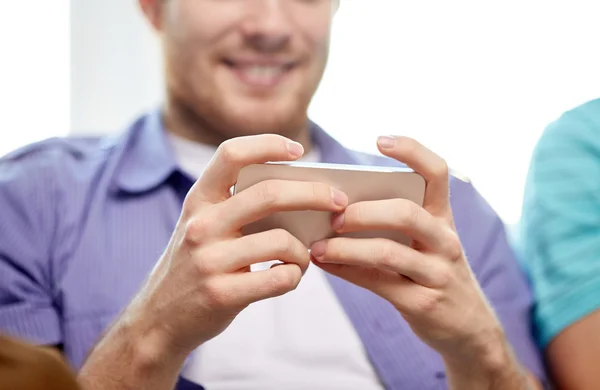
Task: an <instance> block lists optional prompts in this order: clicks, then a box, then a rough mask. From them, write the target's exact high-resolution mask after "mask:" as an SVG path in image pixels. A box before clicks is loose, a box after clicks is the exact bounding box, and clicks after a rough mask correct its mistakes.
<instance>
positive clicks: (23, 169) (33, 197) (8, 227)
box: [0, 156, 62, 345]
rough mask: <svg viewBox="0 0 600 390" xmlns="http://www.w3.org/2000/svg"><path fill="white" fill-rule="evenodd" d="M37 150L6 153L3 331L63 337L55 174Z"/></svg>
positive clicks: (38, 338) (0, 243) (1, 169)
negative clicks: (54, 260)
mask: <svg viewBox="0 0 600 390" xmlns="http://www.w3.org/2000/svg"><path fill="white" fill-rule="evenodd" d="M44 164H45V162H44V160H43V159H40V158H38V157H35V156H25V157H23V158H19V157H16V156H12V157H5V158H3V159H0V333H5V334H8V335H11V336H14V337H18V338H20V339H24V340H26V341H29V342H31V343H35V344H44V345H58V344H61V342H62V334H61V326H60V321H59V313H58V310H57V307H56V305H55V304H54V300H53V289H52V286H53V283H52V275H51V268H52V267H51V264H50V260H51V240H52V231H53V225H54V222H55V218H54V216H55V211H54V209H55V208H54V207H53V189H52V183H51V179H52V175H50V174H49V173H48V170H47V169H44V168H45V167H44Z"/></svg>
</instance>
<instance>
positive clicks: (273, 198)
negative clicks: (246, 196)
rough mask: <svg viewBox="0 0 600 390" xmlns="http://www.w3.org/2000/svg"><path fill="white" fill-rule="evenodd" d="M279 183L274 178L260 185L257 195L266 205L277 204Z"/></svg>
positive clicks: (263, 204)
mask: <svg viewBox="0 0 600 390" xmlns="http://www.w3.org/2000/svg"><path fill="white" fill-rule="evenodd" d="M278 190H279V185H278V184H277V182H276V181H274V180H266V181H263V182H262V183H260V184H259V185H258V188H257V197H258V201H259V202H260V204H261V205H262V206H264V207H267V208H268V207H272V206H274V205H275V204H277V199H278V195H277V194H278V192H279V191H278Z"/></svg>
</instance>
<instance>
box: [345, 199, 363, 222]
mask: <svg viewBox="0 0 600 390" xmlns="http://www.w3.org/2000/svg"><path fill="white" fill-rule="evenodd" d="M345 214H346V224H348V223H350V222H352V223H353V224H361V223H363V222H364V220H365V215H367V210H366V205H365V204H364V203H362V202H361V203H356V204H353V205H351V206H350V207H348V208H347V209H346V212H345Z"/></svg>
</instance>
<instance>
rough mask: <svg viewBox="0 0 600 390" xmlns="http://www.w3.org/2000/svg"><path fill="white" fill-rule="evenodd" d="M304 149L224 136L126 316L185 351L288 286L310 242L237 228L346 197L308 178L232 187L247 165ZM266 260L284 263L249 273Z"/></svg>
mask: <svg viewBox="0 0 600 390" xmlns="http://www.w3.org/2000/svg"><path fill="white" fill-rule="evenodd" d="M302 154H303V149H302V146H301V145H300V144H298V143H296V142H292V141H290V140H288V139H287V138H284V137H281V136H277V135H270V134H269V135H258V136H249V137H242V138H236V139H231V140H229V141H226V142H225V143H223V144H222V145H221V146H220V147H219V149H218V150H217V152H216V154H215V156H214V158H213V159H212V161H211V162H210V163H209V165H208V167H207V169H206V171H205V172H204V174H203V175H202V177H201V178H200V179H199V180H198V181H197V182H196V183H195V185H194V186H193V187H192V189H191V190H190V192H189V193H188V195H187V197H186V199H185V201H184V204H183V210H182V213H181V217H180V219H179V221H178V223H177V226H176V228H175V231H174V233H173V236H172V237H171V240H170V243H169V245H168V247H167V249H166V251H165V253H164V255H163V256H162V258H161V259H160V260H159V262H158V263H157V265H156V267H155V269H154V271H153V272H152V274H151V277H150V280H149V282H148V283H147V284H146V286H145V287H144V288H143V290H142V291H141V293H140V294H139V296H138V298H137V299H136V302H135V306H136V307H137V308H138V309H139V310H136V313H137V315H138V318H132V320H133V321H143V322H145V326H144V328H146V329H148V327H150V328H152V329H154V330H155V331H157V330H158V331H159V332H158V333H157V332H154V333H156V334H160V335H161V337H162V338H164V339H163V340H162V342H163V343H165V345H167V346H168V347H169V348H171V347H173V348H174V349H175V351H177V352H179V353H183V354H188V353H189V352H191V351H192V350H193V349H195V348H196V347H197V346H198V345H200V344H202V343H203V342H205V341H207V340H209V339H211V338H213V337H215V336H217V335H218V334H219V333H221V332H222V331H223V330H225V328H226V327H227V326H228V325H229V324H230V323H231V321H232V320H233V319H234V318H235V317H236V315H237V314H239V313H240V311H241V310H243V309H244V308H246V307H247V306H248V305H250V304H251V303H253V302H256V301H259V300H263V299H267V298H272V297H276V296H280V295H282V294H285V293H287V292H289V291H291V290H294V289H295V288H296V286H297V285H298V283H299V282H300V278H301V277H302V275H303V273H304V272H305V271H306V268H307V267H308V264H309V262H310V258H309V253H308V249H307V248H306V247H305V246H304V245H303V244H302V243H301V242H300V241H299V240H298V239H296V238H295V237H293V236H292V235H291V234H290V233H288V232H287V231H285V230H271V231H267V232H263V233H258V234H254V235H249V236H242V233H241V229H242V227H243V226H244V225H247V224H248V223H250V222H253V221H256V220H258V219H261V218H263V217H265V216H267V215H269V214H272V213H275V212H279V211H289V210H319V211H330V212H339V211H341V210H343V209H344V208H345V206H346V205H347V203H348V198H347V196H346V195H345V194H343V193H341V192H339V191H338V190H335V189H333V188H331V187H330V186H328V185H326V184H322V183H311V182H293V181H277V180H273V181H265V182H262V183H259V184H257V185H255V186H253V187H250V188H248V189H247V190H245V191H243V192H240V193H239V194H236V195H234V196H231V195H230V188H231V187H232V186H233V185H234V184H235V182H236V180H237V177H238V173H239V171H240V169H241V168H243V167H245V166H247V165H250V164H255V163H264V162H267V161H290V160H296V159H297V158H299V157H300V156H301V155H302ZM269 260H280V261H282V262H283V264H282V265H280V266H277V267H272V268H270V269H267V270H264V271H257V272H250V265H251V264H255V263H260V262H264V261H269Z"/></svg>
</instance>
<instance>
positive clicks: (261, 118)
mask: <svg viewBox="0 0 600 390" xmlns="http://www.w3.org/2000/svg"><path fill="white" fill-rule="evenodd" d="M232 108H233V107H232ZM227 111H228V112H223V115H222V117H223V118H224V122H225V123H224V124H225V129H224V130H225V131H226V132H227V133H228V135H229V136H231V137H236V136H243V135H257V134H266V133H273V134H281V135H285V136H293V135H294V134H295V133H297V132H299V131H300V130H301V129H302V128H303V127H304V126H306V123H307V112H306V111H307V110H306V109H303V108H299V107H290V106H289V105H288V106H287V107H282V105H281V104H277V103H270V104H269V103H266V102H265V103H262V104H250V105H240V106H237V109H232V110H227Z"/></svg>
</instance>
